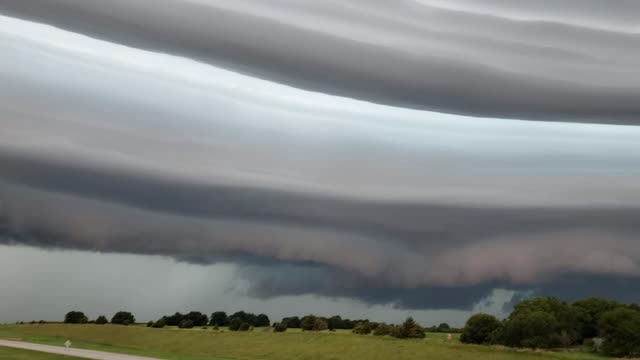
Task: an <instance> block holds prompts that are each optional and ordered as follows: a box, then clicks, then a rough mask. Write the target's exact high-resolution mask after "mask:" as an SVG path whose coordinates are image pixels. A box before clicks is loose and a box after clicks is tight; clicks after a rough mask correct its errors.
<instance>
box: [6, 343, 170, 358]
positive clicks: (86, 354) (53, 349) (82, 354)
mask: <svg viewBox="0 0 640 360" xmlns="http://www.w3.org/2000/svg"><path fill="white" fill-rule="evenodd" d="M0 346H5V347H11V348H16V349H25V350H34V351H40V352H46V353H51V354H60V355H69V356H77V357H79V358H84V359H93V360H159V359H156V358H150V357H144V356H133V355H124V354H115V353H108V352H103V351H93V350H82V349H73V348H71V349H66V348H64V347H61V346H50V345H40V344H32V343H27V342H22V341H9V340H0Z"/></svg>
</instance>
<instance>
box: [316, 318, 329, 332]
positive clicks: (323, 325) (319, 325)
mask: <svg viewBox="0 0 640 360" xmlns="http://www.w3.org/2000/svg"><path fill="white" fill-rule="evenodd" d="M328 328H329V325H328V324H327V322H326V321H325V320H323V319H321V318H317V319H316V321H315V322H314V323H313V330H314V331H322V330H327V329H328Z"/></svg>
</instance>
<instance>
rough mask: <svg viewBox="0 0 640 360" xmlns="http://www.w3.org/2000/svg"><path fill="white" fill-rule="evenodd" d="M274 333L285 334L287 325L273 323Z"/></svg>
mask: <svg viewBox="0 0 640 360" xmlns="http://www.w3.org/2000/svg"><path fill="white" fill-rule="evenodd" d="M273 331H274V332H285V331H287V325H286V324H283V323H274V324H273Z"/></svg>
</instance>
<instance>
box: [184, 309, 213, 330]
mask: <svg viewBox="0 0 640 360" xmlns="http://www.w3.org/2000/svg"><path fill="white" fill-rule="evenodd" d="M184 318H185V319H189V320H191V322H192V323H193V326H205V325H207V323H209V318H208V317H207V315H204V314H203V313H201V312H199V311H191V312H190V313H188V314H186V315H185V316H184Z"/></svg>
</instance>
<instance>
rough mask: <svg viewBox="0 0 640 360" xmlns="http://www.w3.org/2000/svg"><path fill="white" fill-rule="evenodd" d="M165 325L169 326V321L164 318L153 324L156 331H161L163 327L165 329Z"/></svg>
mask: <svg viewBox="0 0 640 360" xmlns="http://www.w3.org/2000/svg"><path fill="white" fill-rule="evenodd" d="M165 325H167V321H166V319H165V318H164V317H162V318H160V320H158V321H156V322H154V323H153V325H152V327H154V328H156V329H161V328H163V327H165Z"/></svg>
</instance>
